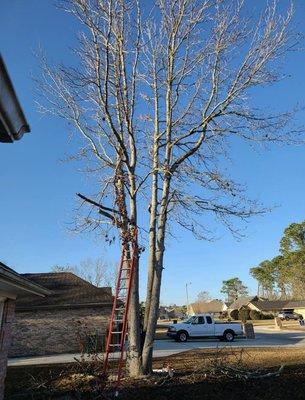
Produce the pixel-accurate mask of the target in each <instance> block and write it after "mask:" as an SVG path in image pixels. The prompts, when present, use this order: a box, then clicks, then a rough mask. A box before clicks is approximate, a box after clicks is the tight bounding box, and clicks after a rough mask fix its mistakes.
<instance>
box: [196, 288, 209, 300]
mask: <svg viewBox="0 0 305 400" xmlns="http://www.w3.org/2000/svg"><path fill="white" fill-rule="evenodd" d="M196 300H197V301H208V300H211V295H210V293H209V292H208V291H206V290H203V291H202V292H199V293H198V294H197V299H196Z"/></svg>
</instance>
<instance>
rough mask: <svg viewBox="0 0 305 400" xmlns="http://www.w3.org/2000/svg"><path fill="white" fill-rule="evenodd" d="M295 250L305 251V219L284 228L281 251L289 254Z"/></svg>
mask: <svg viewBox="0 0 305 400" xmlns="http://www.w3.org/2000/svg"><path fill="white" fill-rule="evenodd" d="M295 251H302V252H305V221H303V222H300V223H293V224H290V225H289V226H288V227H287V228H286V229H285V230H284V235H283V237H282V239H281V242H280V252H281V253H282V254H283V255H287V254H288V253H291V252H295Z"/></svg>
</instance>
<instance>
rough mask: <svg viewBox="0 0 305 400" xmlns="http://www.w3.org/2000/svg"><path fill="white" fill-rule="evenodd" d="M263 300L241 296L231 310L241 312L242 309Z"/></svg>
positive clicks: (231, 306)
mask: <svg viewBox="0 0 305 400" xmlns="http://www.w3.org/2000/svg"><path fill="white" fill-rule="evenodd" d="M258 300H261V298H260V297H258V296H241V297H239V298H238V299H236V300H235V301H234V302H233V303H232V304H231V305H230V306H229V309H230V310H239V309H240V308H241V307H243V306H246V305H248V304H249V303H250V302H251V303H252V302H253V301H258Z"/></svg>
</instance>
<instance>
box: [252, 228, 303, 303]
mask: <svg viewBox="0 0 305 400" xmlns="http://www.w3.org/2000/svg"><path fill="white" fill-rule="evenodd" d="M279 250H280V253H281V254H280V255H278V256H276V257H274V258H273V259H272V260H265V261H263V262H261V263H260V264H259V265H258V266H257V267H253V268H251V269H250V274H251V275H252V276H253V278H255V279H256V280H257V282H258V285H259V292H260V293H261V294H263V295H265V296H267V297H269V298H272V297H280V298H283V299H287V298H298V299H304V298H305V221H303V222H300V223H292V224H290V225H289V226H288V227H287V228H286V229H285V230H284V234H283V237H282V239H281V241H280V249H279Z"/></svg>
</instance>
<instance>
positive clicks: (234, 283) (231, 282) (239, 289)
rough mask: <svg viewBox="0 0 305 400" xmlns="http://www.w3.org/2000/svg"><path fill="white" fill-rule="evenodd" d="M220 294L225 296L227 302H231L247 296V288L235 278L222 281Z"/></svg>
mask: <svg viewBox="0 0 305 400" xmlns="http://www.w3.org/2000/svg"><path fill="white" fill-rule="evenodd" d="M221 293H223V294H225V295H226V296H227V300H228V302H233V301H234V300H236V299H237V298H238V297H240V296H245V295H247V294H248V288H247V287H246V286H245V285H244V284H243V283H242V281H241V280H240V279H239V278H237V277H235V278H230V279H228V280H226V281H222V288H221Z"/></svg>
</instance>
